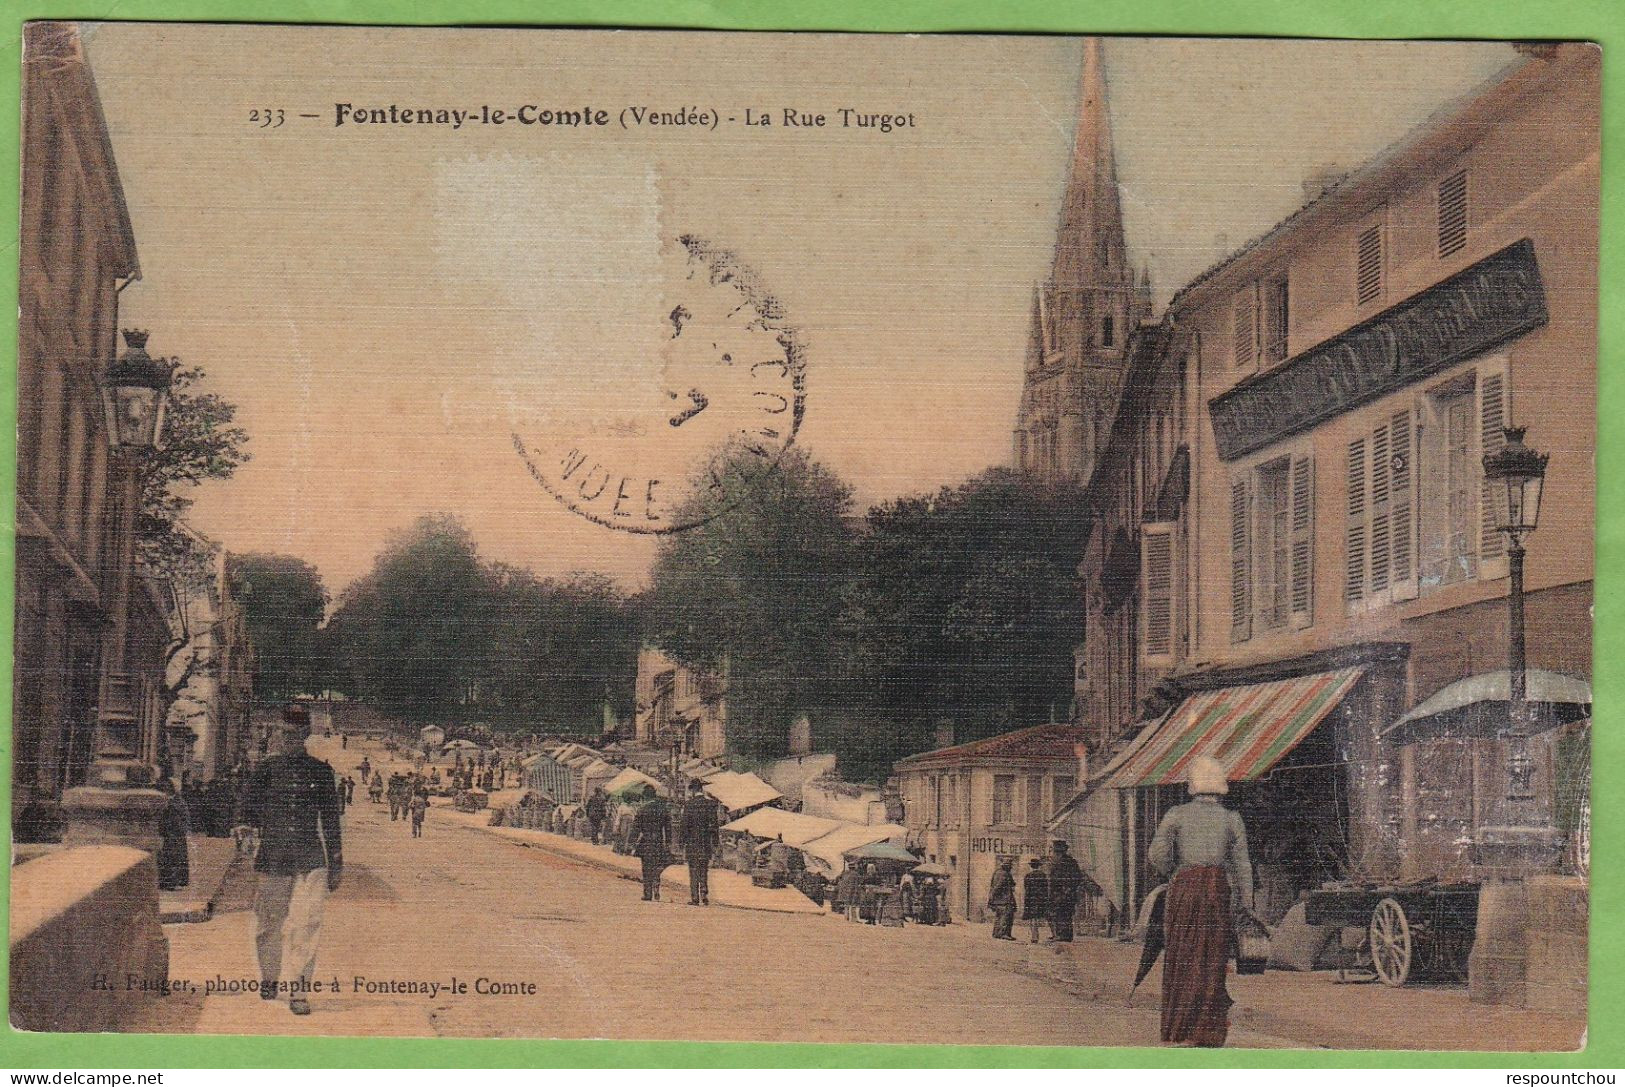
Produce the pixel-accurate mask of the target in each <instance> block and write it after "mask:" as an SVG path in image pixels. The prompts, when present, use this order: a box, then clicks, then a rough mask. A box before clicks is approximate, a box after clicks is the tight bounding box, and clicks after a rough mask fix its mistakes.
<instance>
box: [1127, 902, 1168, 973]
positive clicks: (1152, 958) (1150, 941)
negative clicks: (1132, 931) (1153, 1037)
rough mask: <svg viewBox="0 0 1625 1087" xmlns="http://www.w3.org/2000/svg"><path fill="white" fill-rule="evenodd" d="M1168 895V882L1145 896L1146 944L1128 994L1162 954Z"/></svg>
mask: <svg viewBox="0 0 1625 1087" xmlns="http://www.w3.org/2000/svg"><path fill="white" fill-rule="evenodd" d="M1167 897H1168V885H1167V884H1166V883H1164V884H1161V885H1160V886H1158V887H1156V888H1154V889H1153V890H1152V891H1151V893H1150V894H1148V895H1146V896H1145V919H1146V920H1145V944H1144V946H1143V947H1141V949H1140V969H1139V970H1138V971H1137V972H1136V973H1135V975H1134V984H1133V985H1132V986H1130V987H1129V991H1128V995H1129V996H1131V997H1132V996H1133V995H1134V990H1136V989H1138V988H1139V987H1140V982H1142V981H1144V980H1145V976H1146V975H1147V974H1149V973H1150V972H1151V968H1152V967H1153V966H1155V965H1156V964H1157V956H1159V955H1161V954H1162V946H1163V944H1164V943H1166V942H1167V941H1166V938H1165V935H1164V931H1163V927H1162V906H1163V902H1164V901H1165V900H1166V899H1167Z"/></svg>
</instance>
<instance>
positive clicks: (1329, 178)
mask: <svg viewBox="0 0 1625 1087" xmlns="http://www.w3.org/2000/svg"><path fill="white" fill-rule="evenodd" d="M1348 176H1349V172H1348V170H1347V169H1345V168H1344V167H1342V166H1339V165H1337V164H1336V163H1330V162H1323V163H1321V164H1320V165H1319V166H1316V167H1314V168H1313V169H1311V170H1310V171H1309V172H1308V173H1307V174H1305V175H1304V178H1303V199H1304V203H1312V202H1314V201H1316V200H1319V199H1320V198H1321V197H1322V196H1325V195H1326V193H1327V192H1329V191H1330V190H1332V189H1334V188H1336V187H1337V185H1338V184H1339V183H1340V182H1341V181H1342V180H1343V179H1344V178H1345V177H1348Z"/></svg>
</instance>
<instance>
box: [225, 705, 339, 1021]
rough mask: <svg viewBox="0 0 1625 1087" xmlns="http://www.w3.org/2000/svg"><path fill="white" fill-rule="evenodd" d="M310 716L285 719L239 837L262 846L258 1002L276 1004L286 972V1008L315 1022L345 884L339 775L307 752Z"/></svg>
mask: <svg viewBox="0 0 1625 1087" xmlns="http://www.w3.org/2000/svg"><path fill="white" fill-rule="evenodd" d="M309 736H310V711H309V710H307V709H306V708H305V707H303V706H290V707H288V708H287V709H285V710H284V711H283V712H282V725H281V727H280V729H278V731H277V735H276V743H277V747H278V751H277V754H276V755H274V756H273V757H271V758H268V759H266V760H265V762H263V763H261V764H260V768H259V770H258V771H257V772H256V773H255V774H254V777H253V778H252V779H251V780H250V781H249V783H248V788H247V790H246V791H245V792H244V796H243V805H242V810H241V813H240V814H239V816H238V819H237V827H236V830H235V833H236V835H237V837H238V839H239V840H242V839H245V838H248V837H257V838H258V839H259V851H258V855H257V856H256V858H255V860H254V871H255V872H256V873H257V874H258V875H257V880H258V887H257V889H256V893H255V896H254V946H255V950H256V952H257V953H258V957H259V966H260V997H261V998H262V999H265V1000H275V999H276V998H277V988H278V984H279V983H280V981H281V979H282V967H283V966H284V965H291V966H292V967H293V969H294V970H295V971H297V974H298V977H297V980H290V982H289V985H288V992H289V1000H288V1008H289V1010H291V1011H292V1012H293V1013H294V1014H295V1015H309V1014H310V1001H309V1000H308V999H307V998H306V996H305V994H306V993H308V992H310V983H311V978H312V976H313V975H314V974H315V972H316V938H317V934H318V932H319V931H320V929H321V925H322V907H323V905H324V904H325V902H326V900H327V895H328V892H330V891H336V890H338V887H339V881H340V880H341V879H342V878H343V876H344V857H343V850H342V840H341V833H342V831H341V829H340V823H341V818H340V816H341V809H340V807H339V791H338V780H337V777H336V775H335V774H334V773H333V768H332V767H330V766H328V765H327V764H326V763H325V762H322V761H320V760H319V759H316V758H314V757H313V756H311V755H310V754H308V753H307V752H306V751H305V740H306V739H307V738H308V737H309Z"/></svg>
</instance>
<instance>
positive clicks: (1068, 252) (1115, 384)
mask: <svg viewBox="0 0 1625 1087" xmlns="http://www.w3.org/2000/svg"><path fill="white" fill-rule="evenodd" d="M1150 316H1151V291H1150V280H1149V278H1148V277H1147V275H1146V273H1145V272H1144V271H1143V270H1142V272H1141V274H1140V276H1139V277H1138V278H1136V276H1135V274H1134V270H1133V269H1132V268H1131V267H1129V263H1128V250H1127V246H1126V244H1125V242H1124V240H1123V211H1122V205H1121V201H1120V197H1119V194H1118V189H1117V162H1116V159H1115V158H1114V157H1113V154H1112V127H1111V117H1110V115H1109V114H1108V112H1107V109H1106V76H1105V71H1104V69H1103V67H1102V61H1101V44H1100V39H1099V38H1086V39H1085V40H1084V47H1083V79H1082V84H1081V87H1080V88H1079V94H1078V121H1077V131H1076V133H1075V134H1074V136H1073V139H1072V161H1071V164H1070V166H1069V168H1068V172H1067V180H1066V193H1065V195H1064V197H1063V198H1062V201H1061V216H1060V224H1059V228H1058V231H1057V235H1056V240H1055V258H1054V262H1053V264H1052V265H1051V268H1050V276H1049V279H1048V280H1047V281H1046V282H1044V283H1041V284H1039V285H1038V286H1037V287H1035V288H1034V289H1033V301H1032V317H1031V325H1030V328H1029V331H1028V343H1027V354H1026V373H1025V381H1024V383H1023V386H1022V392H1021V407H1020V409H1019V410H1018V412H1017V416H1016V427H1015V440H1014V449H1013V450H1012V454H1013V461H1014V466H1015V467H1016V468H1018V469H1021V470H1023V471H1028V472H1033V473H1035V474H1038V475H1042V476H1045V477H1048V478H1053V479H1074V480H1078V481H1080V482H1082V481H1086V480H1088V478H1089V475H1090V473H1091V472H1092V471H1093V470H1094V463H1095V454H1096V450H1097V448H1098V447H1099V445H1100V444H1101V443H1104V442H1105V440H1106V433H1105V431H1106V428H1107V427H1108V426H1110V423H1111V416H1112V409H1113V406H1114V405H1115V404H1116V402H1117V396H1118V393H1119V392H1120V391H1121V383H1122V382H1121V379H1122V373H1123V369H1124V367H1125V366H1126V365H1127V352H1126V347H1127V344H1128V341H1129V337H1130V334H1131V333H1132V332H1133V330H1134V329H1135V327H1136V326H1137V325H1138V324H1139V323H1140V321H1142V320H1144V319H1146V318H1148V317H1150Z"/></svg>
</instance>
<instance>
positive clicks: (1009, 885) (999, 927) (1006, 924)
mask: <svg viewBox="0 0 1625 1087" xmlns="http://www.w3.org/2000/svg"><path fill="white" fill-rule="evenodd" d="M1014 863H1015V858H1014V857H1001V858H999V865H998V867H997V868H995V869H993V884H992V886H991V887H990V888H989V889H988V893H987V908H988V909H989V910H991V911H992V913H993V938H994V939H995V940H1014V939H1015V937H1014V936H1012V935H1010V926H1011V925H1013V924H1015V921H1016V877H1015V875H1014V874H1013V873H1012V872H1011V870H1010V867H1011V865H1013V864H1014Z"/></svg>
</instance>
